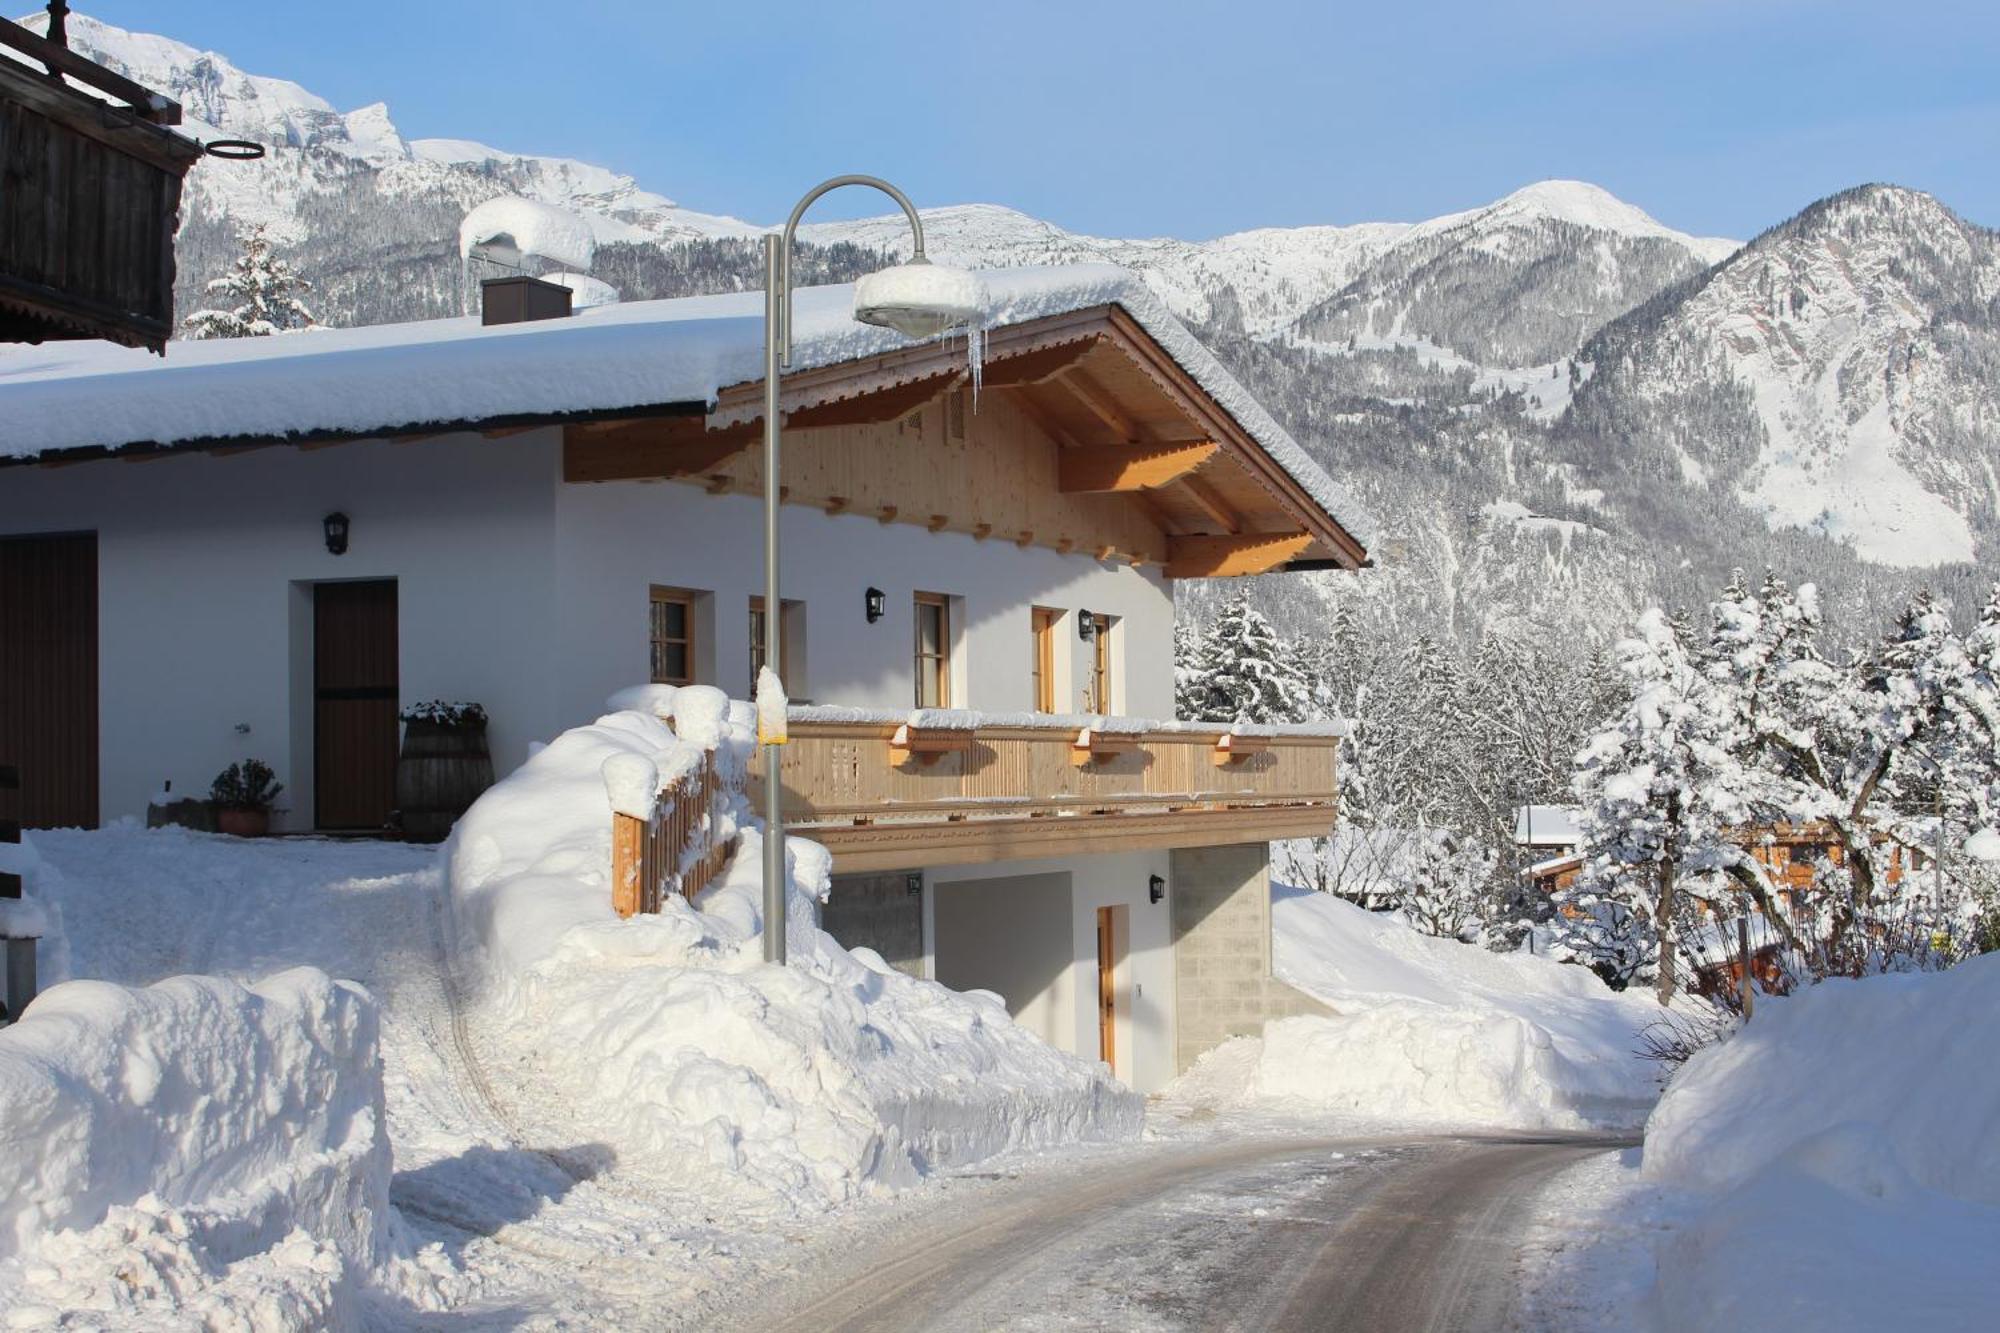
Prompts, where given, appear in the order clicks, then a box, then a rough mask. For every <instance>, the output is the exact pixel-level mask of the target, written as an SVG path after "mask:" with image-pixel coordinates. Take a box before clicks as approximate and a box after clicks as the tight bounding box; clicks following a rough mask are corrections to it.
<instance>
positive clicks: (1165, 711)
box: [556, 482, 1174, 718]
mask: <svg viewBox="0 0 2000 1333" xmlns="http://www.w3.org/2000/svg"><path fill="white" fill-rule="evenodd" d="M783 515H784V517H783V523H782V526H781V528H780V530H779V532H780V543H781V545H780V553H779V561H780V568H781V570H782V572H783V576H784V583H783V592H784V597H785V600H786V601H788V602H789V601H791V600H793V599H794V598H797V599H800V600H802V601H803V602H804V603H805V614H804V620H805V624H806V632H805V638H806V657H807V661H806V667H805V674H806V677H807V679H806V687H807V690H808V692H809V693H810V696H811V698H812V699H813V701H814V702H816V703H825V704H848V705H853V706H858V707H871V708H908V707H910V706H911V704H912V702H913V696H914V688H915V687H914V682H913V679H912V677H913V649H912V645H913V641H914V636H915V625H914V623H913V617H914V615H915V612H914V596H915V594H916V593H918V592H930V593H942V594H945V595H947V596H949V597H952V598H954V599H956V600H955V601H954V603H953V606H952V610H953V616H954V625H953V636H954V639H955V640H956V642H955V643H954V645H953V657H954V661H953V667H954V678H955V679H954V691H953V700H952V702H953V704H954V706H957V707H967V708H977V709H983V710H986V711H989V712H1018V711H1026V710H1028V709H1031V708H1032V707H1033V706H1034V700H1033V698H1032V689H1033V686H1032V673H1031V665H1032V658H1031V653H1032V644H1033V637H1032V630H1031V628H1030V623H1029V621H1030V615H1031V612H1032V609H1033V608H1034V607H1036V606H1046V607H1054V608H1056V609H1059V610H1062V611H1065V612H1068V613H1069V614H1068V615H1066V616H1065V617H1064V619H1063V623H1062V624H1061V625H1060V626H1059V627H1058V636H1059V637H1058V640H1057V642H1058V644H1059V649H1060V657H1059V661H1058V664H1057V671H1056V676H1057V685H1058V707H1059V709H1065V710H1067V711H1081V710H1082V700H1083V691H1084V687H1085V683H1086V681H1087V680H1088V670H1089V661H1090V658H1089V654H1090V651H1091V648H1090V645H1089V644H1088V643H1086V642H1084V641H1083V640H1081V639H1080V638H1079V637H1078V635H1077V632H1076V618H1075V613H1076V612H1078V611H1079V610H1089V611H1095V612H1101V613H1104V614H1107V615H1111V616H1114V617H1116V618H1117V625H1116V628H1115V629H1114V631H1113V637H1112V642H1113V672H1114V675H1115V676H1116V677H1118V679H1119V683H1118V685H1117V686H1114V704H1115V709H1116V711H1118V712H1121V713H1128V714H1134V715H1137V716H1141V717H1161V718H1165V717H1171V716H1173V706H1174V693H1173V624H1174V606H1173V594H1172V592H1171V590H1170V588H1169V586H1168V584H1167V583H1166V581H1165V580H1164V579H1162V578H1160V577H1159V575H1158V572H1157V571H1156V570H1137V569H1133V568H1132V567H1131V566H1129V565H1126V566H1111V565H1104V564H1100V563H1098V562H1097V561H1095V560H1093V559H1090V558H1089V557H1087V556H1081V555H1067V556H1065V555H1059V554H1057V553H1056V552H1055V551H1052V550H1048V549H1045V548H1041V547H1031V548H1028V549H1025V550H1024V549H1022V548H1020V547H1017V546H1015V545H1014V544H1013V543H1012V542H1007V541H994V540H989V541H984V542H981V541H976V540H974V539H973V538H972V537H969V536H966V535H964V534H961V533H931V532H926V531H925V530H924V529H923V528H921V527H918V526H916V525H913V524H908V523H890V524H883V523H879V522H877V521H876V520H875V519H873V518H869V517H866V516H863V515H853V514H841V515H834V516H829V515H827V514H825V513H822V512H821V511H820V510H818V509H812V508H807V507H805V506H798V505H788V506H786V507H785V509H784V510H783ZM556 530H557V553H558V554H557V560H558V568H559V577H560V580H561V586H562V590H563V599H562V606H561V609H560V613H559V615H560V627H561V635H562V637H563V639H564V641H565V642H567V643H570V644H595V645H600V646H601V647H602V648H603V649H605V651H600V652H593V653H588V654H579V655H568V656H566V662H565V676H564V682H563V687H562V688H563V699H564V703H565V705H566V706H573V707H576V708H588V707H591V706H594V705H595V704H596V703H597V702H598V701H601V700H602V699H603V698H604V697H605V696H606V695H607V694H609V693H610V692H611V691H612V690H614V689H617V688H619V687H621V686H624V685H629V684H632V683H633V682H634V681H636V680H638V679H640V678H641V677H642V676H643V675H644V673H645V672H646V670H647V668H648V658H647V642H646V603H647V598H648V595H649V593H648V589H649V588H650V586H651V585H653V584H664V585H668V586H672V587H685V588H694V589H699V590H702V591H705V592H709V593H712V594H713V607H712V609H713V620H712V623H713V626H714V636H713V643H712V654H710V653H706V652H705V653H704V654H703V656H705V657H706V656H712V661H713V670H714V672H715V678H714V680H713V681H711V682H709V683H712V684H717V685H720V686H722V687H723V688H724V689H726V690H728V691H729V692H730V693H731V694H733V695H737V696H741V695H742V694H743V693H744V692H745V691H746V690H747V689H748V688H749V672H750V648H749V634H750V632H749V617H750V609H749V608H750V598H751V597H752V596H753V595H757V594H761V593H762V591H763V582H764V555H763V505H762V503H761V502H760V501H758V500H756V499H754V498H752V497H749V496H742V495H724V496H712V495H709V494H708V493H707V492H705V491H704V490H702V489H701V488H699V487H695V486H687V485H681V484H678V483H672V482H658V483H645V482H607V483H599V484H594V485H583V486H565V487H563V488H562V490H561V494H560V496H559V498H558V501H557V506H556ZM871 586H872V587H876V588H880V589H882V591H883V592H884V593H885V594H887V601H888V613H887V614H886V615H885V616H884V617H883V618H882V619H881V620H879V621H877V622H876V623H874V624H872V625H871V624H869V623H868V622H867V619H866V617H865V615H864V614H863V611H864V598H865V595H866V592H867V590H868V588H870V587H871ZM797 692H798V691H797V689H796V687H794V693H797ZM1064 701H1066V702H1064Z"/></svg>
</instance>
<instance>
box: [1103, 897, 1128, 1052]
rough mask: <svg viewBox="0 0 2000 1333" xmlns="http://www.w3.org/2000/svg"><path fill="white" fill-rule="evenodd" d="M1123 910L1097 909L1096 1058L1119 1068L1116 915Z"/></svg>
mask: <svg viewBox="0 0 2000 1333" xmlns="http://www.w3.org/2000/svg"><path fill="white" fill-rule="evenodd" d="M1122 910H1123V909H1121V908H1117V907H1100V908H1098V909H1097V1050H1098V1059H1100V1060H1102V1061H1104V1063H1105V1064H1107V1065H1110V1066H1111V1068H1112V1071H1113V1072H1114V1073H1115V1072H1116V1071H1117V1069H1118V985H1117V982H1118V915H1119V913H1120V912H1121V911H1122Z"/></svg>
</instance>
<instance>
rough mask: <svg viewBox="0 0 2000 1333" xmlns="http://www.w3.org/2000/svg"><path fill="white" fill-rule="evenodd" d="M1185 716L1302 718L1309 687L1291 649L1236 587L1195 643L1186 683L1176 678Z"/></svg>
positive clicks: (1307, 709) (1308, 705)
mask: <svg viewBox="0 0 2000 1333" xmlns="http://www.w3.org/2000/svg"><path fill="white" fill-rule="evenodd" d="M1176 693H1177V696H1178V698H1179V702H1180V706H1181V707H1182V708H1184V709H1185V710H1186V712H1185V715H1186V716H1187V717H1188V718H1189V719H1190V720H1196V721H1206V722H1242V723H1272V722H1299V721H1303V720H1304V719H1305V718H1306V717H1307V716H1308V715H1309V713H1310V711H1311V703H1312V696H1311V689H1310V687H1309V684H1308V682H1307V680H1306V678H1305V675H1304V673H1303V672H1301V671H1300V669H1299V666H1298V662H1297V657H1296V654H1295V653H1294V652H1293V650H1292V649H1291V647H1290V646H1289V645H1288V644H1286V643H1285V641H1284V640H1283V639H1281V638H1279V636H1278V632H1277V631H1276V630H1275V629H1273V628H1272V627H1271V622H1270V621H1269V620H1267V619H1265V617H1264V615H1263V613H1262V612H1260V611H1258V610H1257V609H1256V608H1255V607H1254V606H1252V605H1250V596H1249V593H1248V592H1247V591H1246V592H1238V593H1237V594H1236V595H1235V596H1233V597H1232V598H1231V599H1230V600H1229V601H1228V602H1226V603H1225V604H1224V605H1223V608H1222V612H1221V614H1220V615H1218V616H1217V617H1216V620H1215V624H1214V626H1213V627H1212V628H1211V629H1210V630H1209V631H1208V633H1206V634H1204V635H1202V636H1201V637H1200V639H1199V641H1198V642H1197V644H1196V645H1195V648H1194V651H1193V654H1192V662H1191V666H1190V668H1189V671H1188V673H1187V679H1186V683H1185V689H1184V690H1182V689H1181V688H1180V682H1179V681H1177V682H1176Z"/></svg>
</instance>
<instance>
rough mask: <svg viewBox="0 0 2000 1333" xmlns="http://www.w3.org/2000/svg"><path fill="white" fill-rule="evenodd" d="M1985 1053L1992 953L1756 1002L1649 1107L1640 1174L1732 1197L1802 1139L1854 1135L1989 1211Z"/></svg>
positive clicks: (1997, 1026)
mask: <svg viewBox="0 0 2000 1333" xmlns="http://www.w3.org/2000/svg"><path fill="white" fill-rule="evenodd" d="M1996 1050H2000V956H1995V955H1988V956H1985V957H1981V958H1976V959H1973V960H1972V961H1970V962H1967V963H1965V964H1962V965H1961V966H1959V967H1955V968H1952V969H1951V970H1950V971H1948V972H1938V973H1910V974H1900V975H1892V976H1884V977H1873V978H1870V979H1868V980H1865V981H1848V980H1834V981H1827V982H1823V983H1821V984H1820V985H1817V986H1814V987H1811V988H1810V989H1808V990H1806V991H1805V992H1803V993H1801V994H1799V995H1797V996H1794V997H1791V998H1773V999H1770V1000H1760V1001H1759V1002H1758V1008H1757V1015H1756V1018H1755V1019H1754V1020H1753V1021H1752V1022H1751V1023H1750V1024H1749V1025H1748V1026H1746V1027H1745V1028H1744V1029H1743V1030H1742V1032H1740V1033H1739V1034H1738V1035H1737V1036H1736V1037H1735V1038H1734V1039H1733V1040H1731V1041H1728V1042H1725V1043H1723V1044H1722V1045H1719V1046H1713V1047H1710V1048H1709V1049H1707V1050H1705V1051H1703V1052H1701V1053H1700V1054H1699V1055H1697V1056H1695V1057H1694V1059H1692V1060H1690V1061H1688V1063H1687V1065H1686V1067H1685V1068H1683V1069H1682V1070H1681V1072H1680V1074H1679V1075H1678V1076H1677V1077H1676V1078H1675V1079H1674V1081H1673V1083H1672V1085H1671V1086H1670V1087H1669V1088H1668V1089H1667V1092H1666V1095H1665V1096H1663V1097H1662V1098H1661V1099H1660V1105H1659V1108H1658V1109H1657V1110H1655V1111H1654V1112H1653V1117H1652V1119H1651V1120H1649V1121H1648V1122H1647V1124H1646V1157H1645V1170H1646V1174H1647V1175H1649V1176H1652V1177H1654V1178H1656V1179H1659V1180H1663V1181H1667V1182H1671V1183H1674V1184H1680V1185H1688V1186H1693V1187H1696V1188H1701V1189H1727V1188H1732V1187H1734V1186H1737V1185H1741V1184H1742V1183H1744V1182H1745V1181H1746V1180H1748V1179H1749V1178H1750V1177H1751V1176H1752V1175H1754V1174H1755V1173H1756V1172H1758V1171H1759V1170H1761V1169H1763V1167H1764V1166H1766V1165H1767V1164H1768V1163H1770V1162H1771V1161H1773V1160H1775V1159H1776V1158H1778V1157H1780V1156H1782V1155H1784V1154H1785V1153H1786V1152H1788V1151H1791V1150H1792V1149H1793V1148H1795V1147H1797V1146H1798V1145H1800V1144H1802V1143H1804V1142H1806V1141H1807V1140H1810V1139H1813V1138H1816V1137H1817V1136H1820V1135H1822V1134H1825V1133H1826V1132H1827V1131H1830V1130H1833V1129H1836V1128H1840V1127H1843V1126H1845V1127H1849V1128H1855V1127H1859V1128H1864V1129H1865V1130H1866V1131H1867V1133H1868V1135H1869V1136H1870V1137H1872V1138H1874V1139H1877V1140H1879V1141H1880V1145H1881V1149H1882V1153H1883V1155H1884V1156H1885V1157H1886V1158H1889V1159H1893V1160H1894V1161H1895V1163H1896V1164H1897V1165H1898V1166H1899V1167H1900V1169H1901V1170H1902V1171H1904V1172H1907V1173H1908V1175H1909V1176H1910V1177H1911V1178H1912V1179H1913V1180H1915V1181H1916V1182H1917V1183H1918V1184H1920V1185H1923V1186H1924V1187H1926V1188H1928V1189H1935V1190H1940V1191H1942V1192H1944V1193H1947V1194H1952V1195H1956V1196H1958V1197H1960V1198H1963V1199H1969V1200H1972V1201H1974V1202H1978V1203H1985V1204H1992V1205H1995V1206H2000V1063H1996V1061H1995V1059H1994V1052H1995V1051H1996ZM1802 1094H1804V1095H1802Z"/></svg>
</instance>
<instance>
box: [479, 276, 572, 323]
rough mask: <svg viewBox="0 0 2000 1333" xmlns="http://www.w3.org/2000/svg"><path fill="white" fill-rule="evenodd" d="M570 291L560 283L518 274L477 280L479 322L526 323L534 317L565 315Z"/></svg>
mask: <svg viewBox="0 0 2000 1333" xmlns="http://www.w3.org/2000/svg"><path fill="white" fill-rule="evenodd" d="M570 297H571V292H570V289H569V288H567V287H564V286H562V285H560V284H559V283H553V282H543V281H542V280H541V279H540V278H531V277H528V276H527V275H526V274H518V275H515V276H512V277H505V278H488V279H487V280H486V281H484V282H482V283H480V284H479V322H480V323H481V324H525V323H526V322H528V321H529V320H534V319H568V318H569V305H570Z"/></svg>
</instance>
